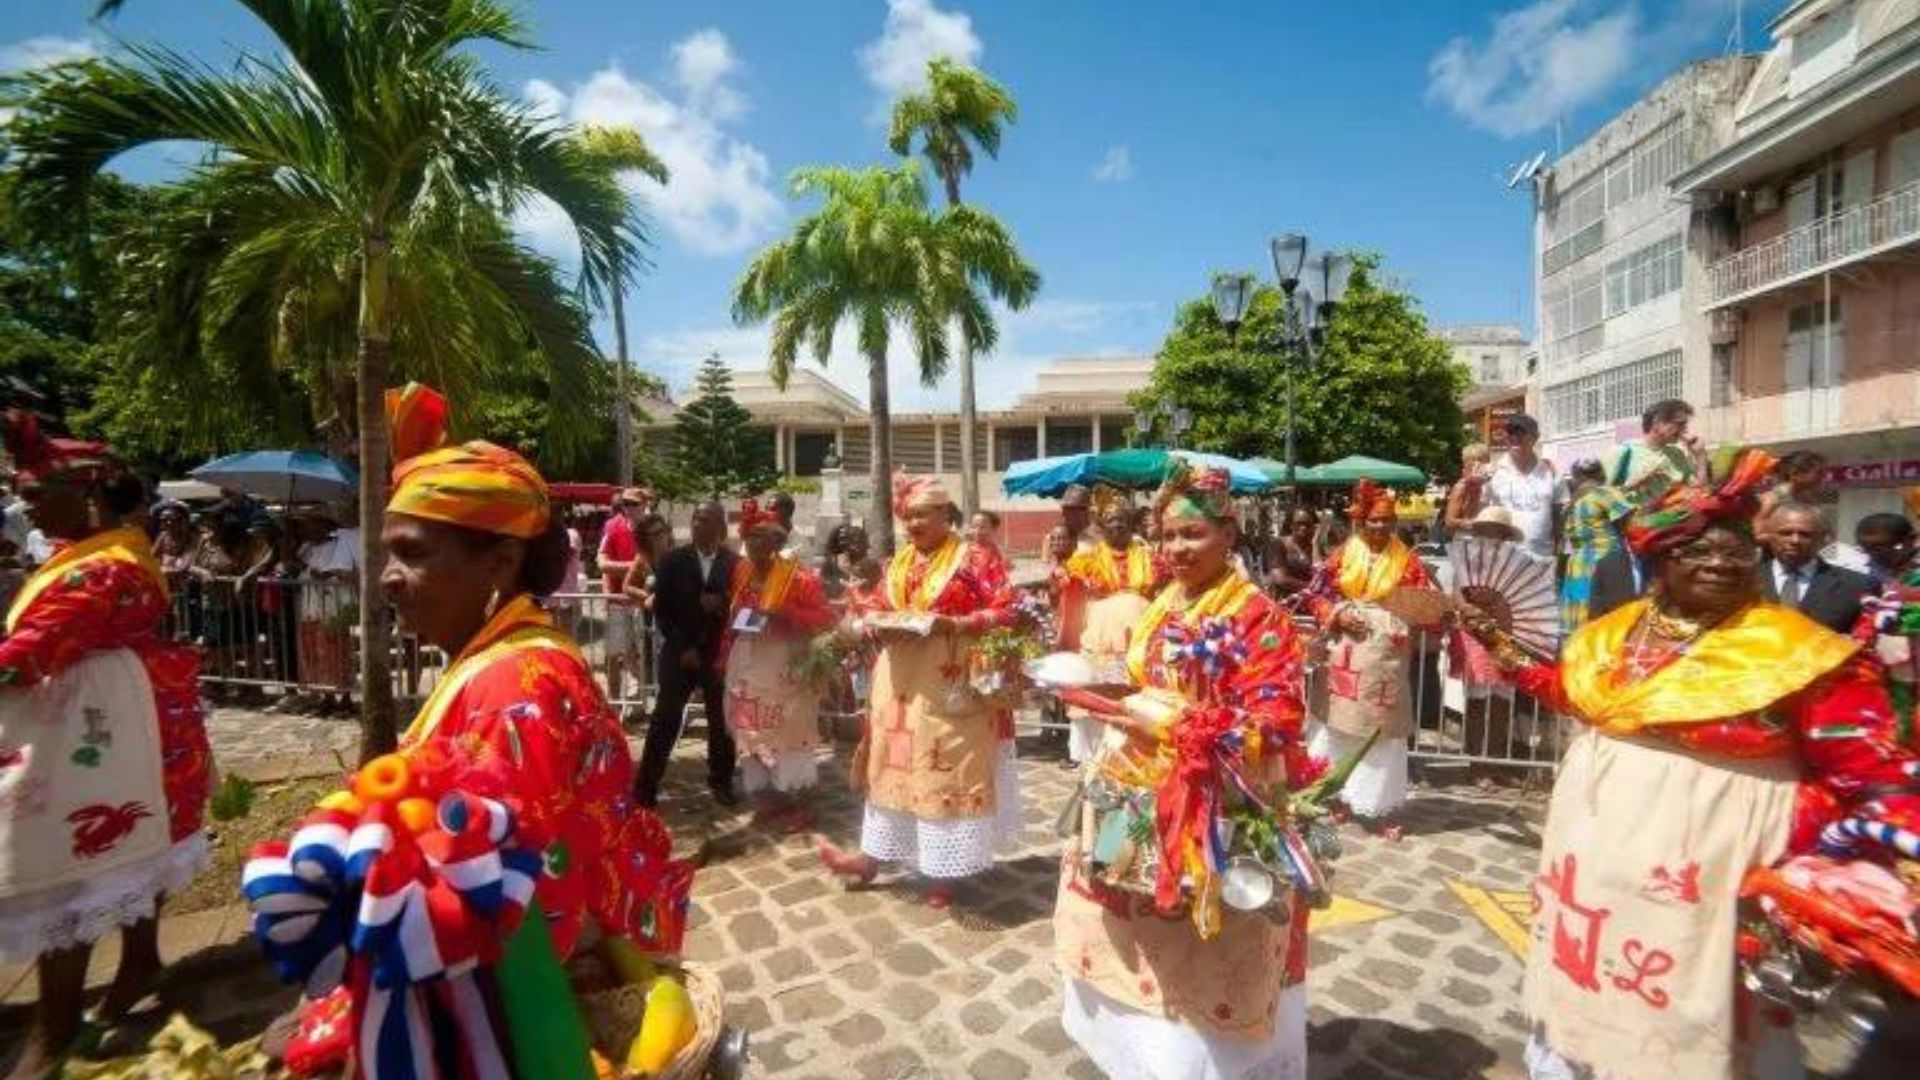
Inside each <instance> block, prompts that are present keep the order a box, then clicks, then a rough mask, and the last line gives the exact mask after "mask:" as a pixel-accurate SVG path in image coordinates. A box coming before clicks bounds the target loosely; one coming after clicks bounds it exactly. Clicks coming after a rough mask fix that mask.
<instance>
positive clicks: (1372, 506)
mask: <svg viewBox="0 0 1920 1080" xmlns="http://www.w3.org/2000/svg"><path fill="white" fill-rule="evenodd" d="M1347 516H1348V517H1349V518H1351V519H1352V521H1353V523H1354V535H1353V536H1352V537H1350V538H1349V539H1348V540H1347V542H1346V544H1345V545H1344V546H1343V547H1341V548H1340V549H1339V550H1337V551H1335V552H1334V553H1333V554H1332V555H1330V556H1328V558H1327V562H1326V566H1325V569H1324V571H1323V573H1321V574H1320V575H1319V576H1318V581H1319V585H1318V589H1317V591H1316V592H1315V593H1313V594H1312V595H1310V596H1309V597H1308V605H1309V608H1310V609H1311V610H1312V612H1313V614H1314V617H1315V618H1316V619H1318V620H1319V622H1320V625H1321V641H1322V644H1323V646H1324V648H1325V650H1326V654H1327V662H1326V667H1325V675H1324V679H1323V682H1322V685H1323V686H1324V687H1325V694H1326V700H1325V705H1324V708H1323V709H1319V710H1316V712H1317V713H1318V714H1319V716H1320V719H1321V720H1322V721H1323V722H1322V723H1321V724H1319V725H1317V726H1316V727H1315V729H1314V732H1313V736H1312V740H1311V742H1310V743H1309V746H1308V749H1309V751H1310V752H1311V753H1312V754H1313V755H1314V756H1315V757H1323V758H1325V759H1327V760H1328V761H1342V760H1345V759H1346V758H1347V757H1348V756H1349V755H1351V754H1352V753H1354V752H1355V751H1357V750H1359V749H1360V747H1361V746H1363V745H1365V743H1366V740H1367V738H1368V737H1369V736H1371V735H1373V734H1374V733H1375V732H1378V733H1379V735H1380V738H1379V740H1378V741H1377V742H1375V743H1374V744H1373V748H1372V749H1370V750H1368V751H1367V753H1366V756H1365V757H1363V758H1361V759H1360V763H1359V765H1358V766H1356V767H1355V768H1354V770H1353V775H1352V776H1351V777H1350V778H1349V779H1348V781H1347V784H1346V787H1345V788H1344V789H1343V794H1342V797H1343V798H1344V799H1345V800H1346V802H1347V805H1348V807H1349V808H1350V809H1352V811H1353V813H1354V815H1355V816H1357V817H1360V818H1363V819H1367V820H1369V821H1370V822H1372V823H1374V824H1376V825H1377V826H1378V827H1379V828H1380V829H1381V830H1382V831H1383V832H1384V833H1385V834H1386V835H1388V836H1389V837H1392V836H1397V835H1398V828H1397V826H1395V825H1393V824H1392V823H1391V815H1392V814H1393V813H1394V811H1396V810H1398V809H1399V808H1400V806H1401V805H1402V804H1403V803H1405V802H1406V801H1407V737H1408V736H1409V735H1411V734H1412V733H1413V694H1412V688H1411V685H1410V684H1409V682H1408V678H1407V661H1408V658H1409V656H1410V654H1411V653H1412V651H1413V645H1414V635H1415V634H1416V633H1418V630H1417V629H1416V628H1414V627H1410V626H1408V625H1407V623H1406V622H1405V621H1403V620H1402V619H1401V618H1400V617H1399V616H1397V615H1395V614H1394V613H1393V612H1392V611H1389V610H1388V609H1387V608H1385V607H1383V606H1382V605H1381V601H1383V600H1385V599H1386V598H1387V597H1388V596H1389V595H1391V594H1392V593H1393V592H1394V591H1395V590H1397V589H1403V588H1416V589H1418V588H1432V587H1433V581H1432V579H1431V578H1430V577H1429V576H1428V574H1427V569H1426V567H1425V565H1423V564H1422V563H1421V562H1420V560H1419V559H1417V558H1414V556H1413V552H1412V550H1411V549H1409V548H1408V547H1407V545H1406V544H1405V543H1404V542H1403V541H1402V540H1401V539H1400V537H1399V535H1398V533H1397V532H1396V530H1395V525H1396V524H1397V516H1396V513H1395V508H1394V499H1393V493H1392V492H1391V491H1388V490H1386V489H1385V488H1382V487H1380V486H1378V485H1376V484H1374V483H1373V482H1372V481H1370V480H1362V481H1360V483H1359V484H1358V485H1356V486H1355V487H1354V489H1353V501H1352V503H1351V504H1350V505H1349V506H1348V508H1347Z"/></svg>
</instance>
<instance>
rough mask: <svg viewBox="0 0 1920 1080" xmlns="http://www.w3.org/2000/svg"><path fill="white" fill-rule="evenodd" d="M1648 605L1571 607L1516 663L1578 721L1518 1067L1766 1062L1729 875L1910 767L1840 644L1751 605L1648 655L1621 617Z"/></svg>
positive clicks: (1741, 1069) (1644, 1070) (1645, 1075)
mask: <svg viewBox="0 0 1920 1080" xmlns="http://www.w3.org/2000/svg"><path fill="white" fill-rule="evenodd" d="M1648 605H1649V601H1645V600H1640V601H1636V602H1634V603H1631V604H1628V605H1627V606H1625V607H1623V608H1621V609H1619V610H1618V611H1614V612H1611V613H1609V614H1608V615H1606V616H1603V617H1602V618H1599V619H1596V620H1594V621H1592V622H1590V623H1588V624H1587V625H1586V626H1585V627H1583V628H1582V629H1581V630H1580V631H1579V632H1578V633H1576V634H1574V636H1573V637H1572V638H1571V639H1570V640H1569V641H1568V642H1567V645H1566V647H1565V648H1564V650H1563V651H1562V654H1561V659H1560V662H1559V664H1558V665H1556V666H1536V667H1529V668H1524V669H1522V670H1521V671H1520V672H1519V682H1520V685H1521V688H1522V689H1524V690H1526V691H1527V692H1528V693H1531V694H1534V695H1535V696H1537V697H1540V698H1541V699H1542V700H1543V701H1546V702H1549V703H1550V704H1552V705H1553V706H1554V707H1555V708H1556V710H1558V711H1559V712H1561V713H1562V714H1563V715H1568V716H1572V717H1575V718H1576V719H1578V720H1579V721H1580V722H1581V723H1582V725H1583V727H1582V728H1581V730H1580V732H1579V733H1578V734H1577V735H1575V736H1574V738H1573V740H1572V742H1571V744H1570V745H1569V747H1568V750H1567V754H1566V758H1565V760H1564V761H1563V762H1562V764H1561V769H1560V774H1559V777H1558V779H1557V780H1556V781H1555V783H1554V789H1553V799H1552V804H1551V807H1550V809H1549V811H1548V815H1547V825H1546V836H1545V839H1544V842H1543V844H1542V848H1541V863H1540V873H1539V876H1538V878H1537V879H1536V880H1535V882H1534V885H1533V896H1534V901H1535V911H1536V914H1535V918H1534V926H1533V947H1532V949H1531V950H1530V952H1529V953H1528V957H1527V974H1526V981H1525V1002H1526V1011H1527V1015H1528V1017H1529V1020H1530V1022H1531V1024H1532V1029H1533V1037H1532V1041H1531V1043H1530V1045H1529V1046H1528V1058H1529V1064H1530V1065H1531V1066H1532V1067H1533V1071H1534V1075H1535V1076H1536V1077H1551V1078H1559V1077H1594V1078H1598V1080H1676V1078H1679V1077H1685V1078H1686V1080H1716V1078H1727V1080H1731V1078H1736V1077H1749V1076H1755V1075H1772V1073H1771V1072H1770V1071H1769V1070H1767V1069H1765V1068H1764V1067H1763V1066H1762V1064H1761V1061H1760V1060H1759V1057H1758V1056H1757V1055H1756V1050H1757V1049H1758V1048H1759V1047H1760V1046H1761V1045H1762V1044H1763V1043H1764V1040H1760V1039H1756V1038H1755V1037H1754V1035H1755V1033H1756V1025H1763V1024H1764V1023H1765V1022H1764V1021H1762V1020H1761V1019H1760V1017H1759V1016H1758V1015H1757V1013H1755V1012H1754V1011H1752V1010H1743V1009H1741V1008H1739V1002H1738V1001H1737V994H1738V990H1737V985H1736V979H1737V976H1736V972H1735V953H1734V948H1735V946H1734V940H1735V932H1736V928H1737V922H1736V911H1737V896H1738V891H1739V887H1740V882H1741V879H1742V878H1743V876H1744V875H1745V874H1746V871H1747V870H1748V869H1749V868H1751V867H1755V866H1765V865H1768V864H1771V863H1773V862H1774V861H1776V860H1777V859H1779V858H1780V857H1781V856H1782V855H1783V854H1786V853H1788V852H1789V851H1798V850H1804V849H1807V848H1809V847H1811V845H1812V844H1813V842H1814V840H1815V838H1816V837H1817V836H1818V834H1819V831H1820V829H1821V828H1822V827H1823V826H1824V825H1825V824H1826V823H1827V822H1828V821H1830V820H1831V819H1832V818H1833V817H1834V816H1835V814H1836V812H1837V811H1838V810H1839V809H1840V808H1842V807H1845V806H1847V805H1849V804H1851V803H1854V802H1857V801H1859V800H1862V799H1865V798H1869V797H1872V796H1873V794H1874V793H1875V792H1876V791H1886V790H1889V789H1892V788H1900V787H1911V786H1912V785H1913V784H1914V783H1915V781H1916V779H1917V778H1920V772H1917V771H1916V767H1915V763H1914V759H1913V757H1912V755H1911V754H1910V753H1909V752H1907V751H1906V750H1904V749H1902V748H1901V747H1900V746H1898V745H1897V744H1896V742H1895V740H1894V737H1893V729H1894V719H1893V716H1892V713H1891V710H1890V708H1889V706H1888V702H1887V694H1886V690H1885V687H1884V686H1883V684H1882V683H1881V681H1880V673H1879V672H1878V671H1877V670H1876V669H1875V667H1874V665H1873V664H1872V663H1871V662H1870V661H1869V660H1868V659H1866V658H1865V657H1864V656H1862V655H1861V653H1860V651H1859V646H1858V644H1857V643H1855V642H1853V641H1851V640H1849V639H1847V638H1844V637H1841V636H1839V635H1836V634H1833V633H1830V632H1829V631H1827V630H1826V629H1825V628H1823V627H1821V626H1819V625H1818V624H1816V623H1814V622H1812V621H1810V620H1808V619H1807V618H1806V617H1804V616H1802V615H1800V614H1799V613H1798V612H1795V611H1791V610H1788V609H1786V608H1782V607H1779V606H1776V605H1773V604H1761V603H1756V604H1753V605H1750V606H1748V607H1746V608H1744V609H1742V610H1741V611H1739V612H1737V613H1735V614H1734V615H1732V616H1730V617H1729V618H1727V619H1726V620H1725V621H1723V622H1722V623H1720V624H1719V625H1718V626H1716V627H1714V628H1712V629H1709V630H1707V631H1706V632H1705V633H1704V634H1703V635H1702V636H1700V637H1699V638H1697V639H1696V640H1694V641H1693V642H1692V643H1691V644H1690V645H1689V646H1687V647H1684V648H1681V649H1678V650H1666V649H1660V650H1652V651H1650V650H1649V649H1647V648H1646V647H1645V646H1643V645H1642V644H1640V643H1639V642H1638V641H1636V637H1637V635H1636V634H1635V632H1634V628H1635V627H1636V626H1637V625H1638V624H1639V622H1640V620H1641V617H1642V616H1643V614H1645V612H1646V611H1647V608H1648ZM1743 1013H1744V1015H1743ZM1759 1031H1760V1033H1764V1031H1765V1028H1764V1027H1761V1028H1759ZM1788 1061H1789V1064H1790V1065H1792V1066H1793V1067H1794V1068H1795V1069H1796V1070H1797V1064H1798V1063H1797V1058H1792V1057H1789V1059H1788Z"/></svg>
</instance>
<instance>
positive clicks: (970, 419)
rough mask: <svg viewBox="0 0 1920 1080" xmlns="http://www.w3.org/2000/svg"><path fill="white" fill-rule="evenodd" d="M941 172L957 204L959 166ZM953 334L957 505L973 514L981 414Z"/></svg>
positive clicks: (968, 359)
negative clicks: (957, 362) (957, 411)
mask: <svg viewBox="0 0 1920 1080" xmlns="http://www.w3.org/2000/svg"><path fill="white" fill-rule="evenodd" d="M940 172H941V177H940V178H941V180H942V181H943V182H944V183H945V184H946V187H947V205H948V206H959V205H960V170H959V169H958V168H956V167H955V166H952V165H948V166H947V167H946V168H943V169H941V170H940ZM954 321H955V322H956V323H957V322H959V320H958V319H956V320H954ZM956 336H957V337H959V339H960V509H961V510H963V511H965V512H966V514H967V516H968V517H972V516H973V512H974V511H976V510H978V509H980V462H979V461H978V460H976V458H975V454H974V441H975V439H974V434H973V433H974V429H975V428H977V427H978V426H979V423H980V416H979V408H978V405H977V403H976V402H975V401H974V393H973V346H972V345H971V344H969V343H968V342H967V336H966V335H965V334H957V335H956Z"/></svg>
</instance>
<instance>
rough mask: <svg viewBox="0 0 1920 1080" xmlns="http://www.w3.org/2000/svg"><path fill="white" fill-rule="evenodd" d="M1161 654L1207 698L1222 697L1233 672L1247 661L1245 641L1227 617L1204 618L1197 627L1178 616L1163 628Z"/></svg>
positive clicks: (1171, 666) (1228, 693)
mask: <svg viewBox="0 0 1920 1080" xmlns="http://www.w3.org/2000/svg"><path fill="white" fill-rule="evenodd" d="M1162 640H1163V641H1164V642H1165V644H1164V646H1163V648H1164V650H1165V651H1164V652H1163V654H1162V656H1163V658H1164V659H1165V661H1166V664H1167V666H1168V667H1169V668H1173V669H1174V670H1176V671H1178V672H1180V675H1181V678H1182V681H1183V682H1185V683H1187V684H1188V685H1190V686H1192V687H1194V688H1195V689H1196V692H1198V693H1199V694H1201V696H1202V697H1203V698H1204V699H1205V700H1208V701H1221V700H1225V699H1226V698H1227V697H1228V696H1229V695H1230V694H1231V690H1230V689H1229V684H1230V683H1231V681H1232V677H1233V675H1234V673H1235V672H1237V671H1239V670H1240V666H1241V665H1242V664H1244V663H1246V660H1247V643H1246V642H1245V641H1243V640H1241V638H1240V635H1239V634H1238V633H1236V632H1235V631H1234V628H1233V623H1232V622H1231V621H1230V620H1227V619H1218V618H1216V619H1207V620H1205V621H1203V622H1202V623H1201V624H1200V625H1199V626H1198V627H1197V628H1196V627H1189V626H1187V625H1186V624H1185V623H1183V622H1181V621H1180V620H1178V619H1175V620H1172V621H1171V622H1170V624H1169V625H1168V626H1167V628H1166V629H1165V630H1164V631H1162Z"/></svg>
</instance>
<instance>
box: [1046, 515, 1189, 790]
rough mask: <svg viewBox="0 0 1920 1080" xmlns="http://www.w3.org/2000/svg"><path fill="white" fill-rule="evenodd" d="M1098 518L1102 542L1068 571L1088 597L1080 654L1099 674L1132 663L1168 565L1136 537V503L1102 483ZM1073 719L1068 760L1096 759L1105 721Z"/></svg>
mask: <svg viewBox="0 0 1920 1080" xmlns="http://www.w3.org/2000/svg"><path fill="white" fill-rule="evenodd" d="M1093 509H1094V520H1095V522H1096V523H1098V525H1099V526H1100V538H1099V540H1098V542H1096V543H1094V544H1092V545H1091V546H1088V547H1084V548H1081V549H1080V550H1079V551H1077V552H1075V553H1074V554H1073V555H1072V556H1070V557H1069V558H1068V559H1067V565H1066V573H1067V575H1068V576H1069V577H1071V578H1072V579H1073V584H1074V586H1075V587H1076V588H1077V589H1078V590H1079V593H1080V595H1081V596H1083V597H1085V598H1086V624H1085V627H1084V628H1083V629H1082V630H1081V632H1080V651H1081V652H1082V653H1084V654H1086V656H1087V659H1088V660H1090V661H1092V663H1093V666H1094V669H1095V670H1096V671H1099V670H1105V669H1109V668H1118V667H1119V666H1120V665H1121V664H1123V663H1124V662H1125V660H1126V655H1127V643H1128V641H1129V639H1130V638H1131V636H1132V633H1133V628H1134V624H1135V623H1136V622H1137V621H1138V620H1139V618H1140V615H1141V613H1142V612H1144V611H1146V610H1147V604H1148V603H1149V602H1150V601H1151V600H1152V599H1153V597H1154V594H1156V593H1158V592H1159V591H1160V586H1161V585H1162V584H1164V583H1165V581H1166V576H1167V575H1166V567H1165V566H1164V565H1163V564H1162V563H1161V561H1160V559H1159V557H1158V556H1157V555H1155V554H1154V550H1153V548H1152V547H1151V546H1150V545H1148V544H1147V542H1146V541H1144V540H1141V539H1139V538H1137V537H1135V536H1134V534H1133V524H1134V520H1135V516H1134V510H1133V505H1132V504H1131V503H1130V502H1129V501H1128V500H1127V497H1126V496H1125V495H1124V494H1122V493H1120V492H1119V491H1116V490H1115V489H1113V488H1110V487H1107V486H1106V485H1104V484H1102V485H1099V486H1097V487H1095V488H1094V489H1093ZM1068 715H1069V716H1070V717H1072V719H1073V733H1072V737H1071V738H1070V739H1069V740H1068V743H1067V756H1068V757H1069V758H1070V759H1072V760H1073V761H1074V762H1076V763H1084V762H1086V761H1087V760H1088V759H1090V758H1092V757H1093V753H1094V750H1095V749H1096V748H1098V747H1099V745H1100V734H1101V731H1102V729H1103V726H1104V725H1103V724H1102V723H1101V721H1100V719H1099V717H1096V716H1094V715H1092V714H1091V713H1088V712H1087V711H1086V710H1084V709H1069V710H1068Z"/></svg>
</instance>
